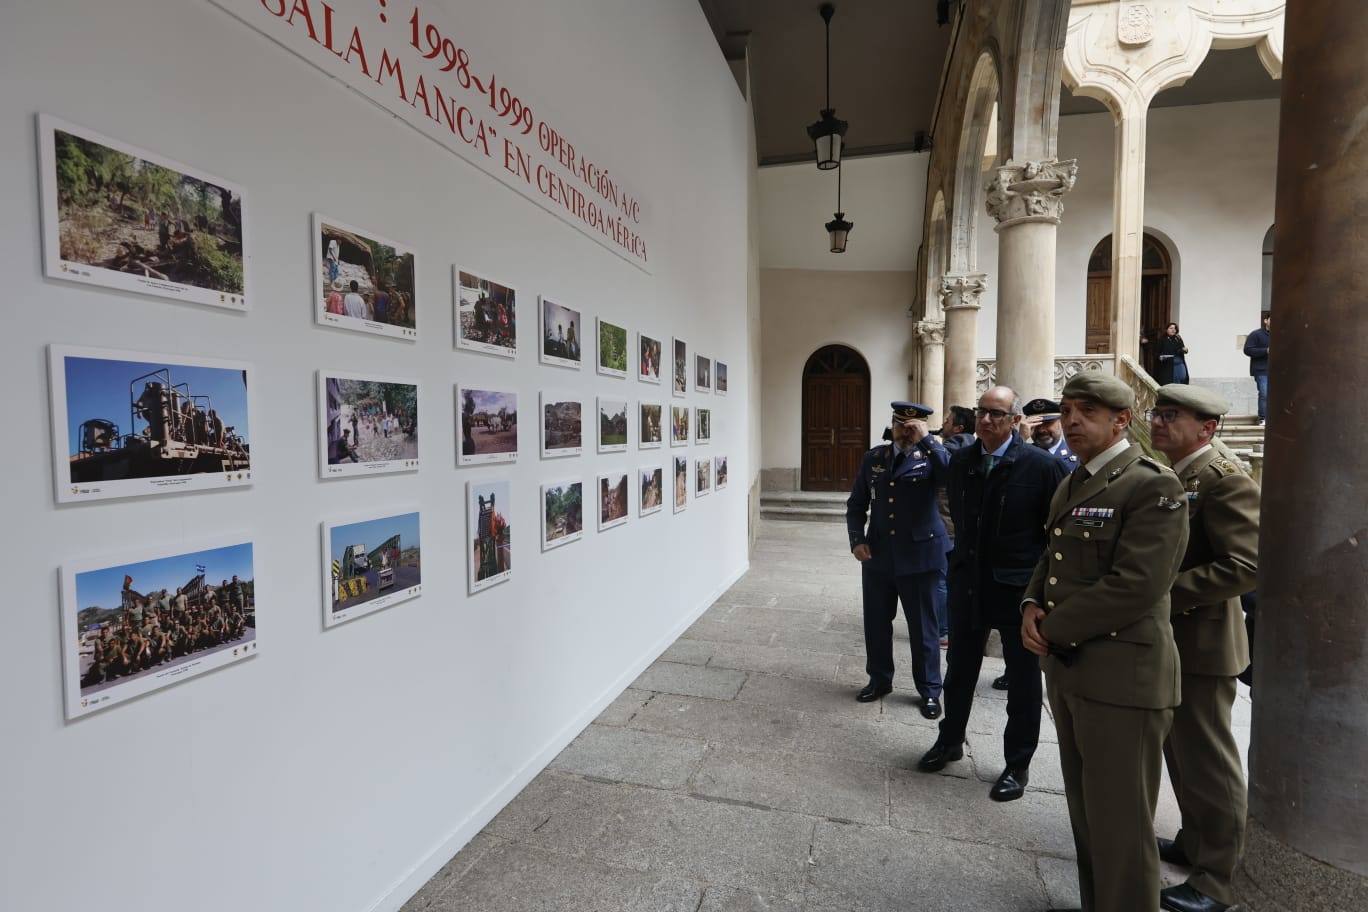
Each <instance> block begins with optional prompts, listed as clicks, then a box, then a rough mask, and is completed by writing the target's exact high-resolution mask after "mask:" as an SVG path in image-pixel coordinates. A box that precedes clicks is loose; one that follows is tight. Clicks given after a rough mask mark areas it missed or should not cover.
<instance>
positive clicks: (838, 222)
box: [826, 169, 855, 253]
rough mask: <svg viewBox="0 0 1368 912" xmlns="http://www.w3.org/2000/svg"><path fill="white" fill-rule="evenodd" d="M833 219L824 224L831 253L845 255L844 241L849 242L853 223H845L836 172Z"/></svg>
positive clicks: (839, 174)
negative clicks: (828, 236)
mask: <svg viewBox="0 0 1368 912" xmlns="http://www.w3.org/2000/svg"><path fill="white" fill-rule="evenodd" d="M834 214H835V216H836V217H835V218H833V219H832V220H831V221H829V222H827V223H826V230H827V234H829V235H831V252H832V253H845V249H846V241H848V240H850V229H852V228H854V227H855V223H854V222H847V221H846V217H845V213H844V212H842V211H841V172H840V170H839V169H838V170H837V171H836V212H835V213H834Z"/></svg>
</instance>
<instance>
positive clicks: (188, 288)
mask: <svg viewBox="0 0 1368 912" xmlns="http://www.w3.org/2000/svg"><path fill="white" fill-rule="evenodd" d="M40 129H41V131H42V142H43V147H44V175H43V178H44V186H45V193H44V206H45V212H44V219H45V229H46V232H45V242H46V243H47V245H48V249H47V272H48V275H50V276H52V277H54V278H64V279H75V280H78V281H85V282H91V283H94V284H99V285H106V286H110V287H115V288H123V289H128V290H135V291H142V292H146V293H148V294H155V295H160V296H162V297H169V298H174V299H177V300H190V301H197V302H199V303H201V304H212V305H215V306H222V307H231V308H236V309H242V308H244V307H245V306H246V304H247V300H246V297H245V296H244V295H245V288H246V286H245V280H244V274H243V273H244V267H243V245H242V224H243V221H242V191H241V190H240V189H239V188H238V187H236V186H234V185H232V184H230V183H228V182H226V181H222V180H220V179H219V178H213V177H209V176H208V175H200V174H197V173H195V172H193V171H191V170H190V169H188V168H186V167H185V166H183V165H178V164H176V163H174V162H171V161H169V160H167V159H163V158H160V157H158V156H154V155H152V154H151V153H147V152H143V151H140V150H137V149H134V148H133V147H131V146H124V145H123V144H122V143H117V142H115V141H113V140H107V139H104V138H103V137H100V136H98V135H97V134H94V133H90V132H88V131H85V130H82V129H80V128H79V127H74V126H71V125H69V124H63V123H61V122H60V121H57V120H55V119H53V118H47V117H44V118H43V119H42V121H41V123H40ZM52 208H55V211H50V210H51V209H52ZM53 243H55V244H56V247H57V249H56V250H53V249H51V245H52V244H53Z"/></svg>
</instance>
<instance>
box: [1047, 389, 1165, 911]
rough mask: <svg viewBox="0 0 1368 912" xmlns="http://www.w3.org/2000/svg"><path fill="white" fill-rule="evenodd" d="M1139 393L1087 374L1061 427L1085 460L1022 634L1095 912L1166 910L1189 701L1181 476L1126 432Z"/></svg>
mask: <svg viewBox="0 0 1368 912" xmlns="http://www.w3.org/2000/svg"><path fill="white" fill-rule="evenodd" d="M1134 405H1135V395H1134V394H1133V393H1132V392H1131V390H1130V387H1128V386H1126V384H1124V383H1123V382H1121V381H1120V380H1118V379H1116V378H1115V377H1111V376H1107V375H1105V374H1101V373H1097V372H1086V373H1082V374H1078V375H1077V376H1075V377H1073V378H1072V379H1071V380H1070V381H1069V382H1068V384H1066V385H1065V387H1064V395H1063V401H1062V403H1061V408H1060V412H1061V423H1062V425H1063V428H1064V437H1065V439H1066V440H1068V442H1069V449H1071V450H1073V452H1074V453H1075V455H1077V456H1078V462H1079V468H1078V470H1077V471H1076V472H1074V474H1073V475H1071V476H1070V477H1069V478H1067V479H1065V481H1064V482H1063V483H1062V484H1060V486H1059V490H1057V491H1056V492H1055V495H1054V498H1053V500H1052V501H1051V503H1050V509H1049V513H1048V517H1049V518H1048V521H1047V522H1046V525H1045V528H1046V539H1047V542H1048V544H1047V545H1046V547H1045V552H1044V553H1043V554H1042V555H1041V557H1040V562H1039V563H1038V564H1037V565H1036V570H1035V575H1034V576H1033V577H1032V578H1031V582H1030V584H1029V585H1028V586H1027V587H1026V593H1025V598H1024V599H1023V601H1022V606H1021V608H1022V622H1021V638H1022V642H1023V643H1025V645H1026V648H1027V649H1030V650H1031V651H1032V652H1034V653H1036V654H1037V655H1039V656H1042V657H1045V661H1044V662H1043V663H1042V665H1043V666H1044V670H1045V686H1046V692H1047V694H1048V696H1049V700H1050V708H1051V710H1052V711H1053V712H1054V717H1055V727H1056V729H1057V731H1058V735H1059V758H1060V765H1061V767H1062V770H1063V773H1064V790H1065V794H1066V796H1067V798H1068V803H1069V821H1070V823H1071V824H1072V825H1073V834H1074V846H1075V848H1076V849H1077V852H1078V887H1079V894H1080V896H1081V897H1082V901H1083V910H1084V912H1155V909H1156V908H1157V907H1158V906H1159V852H1158V846H1157V845H1156V842H1155V838H1154V809H1155V804H1156V803H1157V801H1158V797H1159V782H1160V773H1161V768H1160V767H1161V763H1162V760H1161V756H1162V754H1161V751H1162V746H1163V743H1164V738H1165V737H1166V736H1167V735H1168V731H1169V726H1170V724H1171V723H1172V721H1173V708H1174V707H1175V706H1177V705H1178V701H1179V696H1180V694H1179V689H1178V688H1179V674H1178V648H1177V646H1175V645H1174V642H1173V628H1172V627H1171V626H1170V624H1169V590H1170V588H1172V586H1173V581H1174V578H1175V577H1176V576H1177V575H1178V568H1179V564H1180V562H1181V561H1182V557H1183V552H1184V548H1185V547H1186V546H1187V538H1188V524H1187V511H1186V510H1184V509H1183V508H1184V506H1185V505H1186V503H1187V501H1186V499H1185V497H1184V495H1183V486H1182V485H1181V484H1180V483H1179V482H1178V476H1176V475H1174V474H1173V472H1171V471H1169V470H1168V469H1167V468H1165V467H1164V466H1162V465H1160V464H1159V463H1158V462H1156V461H1154V460H1153V459H1151V458H1149V457H1148V456H1145V455H1144V454H1143V452H1142V451H1141V450H1140V448H1139V447H1137V446H1132V445H1131V444H1130V443H1129V442H1128V441H1127V439H1126V431H1127V428H1128V427H1129V425H1130V422H1131V420H1132V409H1133V408H1134Z"/></svg>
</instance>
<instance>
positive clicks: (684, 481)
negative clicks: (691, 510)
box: [674, 456, 689, 513]
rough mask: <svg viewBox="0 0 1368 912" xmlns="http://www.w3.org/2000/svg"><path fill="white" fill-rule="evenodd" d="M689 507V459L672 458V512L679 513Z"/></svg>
mask: <svg viewBox="0 0 1368 912" xmlns="http://www.w3.org/2000/svg"><path fill="white" fill-rule="evenodd" d="M688 505H689V457H687V456H676V457H675V458H674V511H675V512H676V513H678V512H680V511H681V510H683V509H684V508H686V507H687V506H688Z"/></svg>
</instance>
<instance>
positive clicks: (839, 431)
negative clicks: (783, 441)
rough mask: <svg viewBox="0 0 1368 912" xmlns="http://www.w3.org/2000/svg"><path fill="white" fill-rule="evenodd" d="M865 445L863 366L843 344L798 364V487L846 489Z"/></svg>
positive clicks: (866, 407)
mask: <svg viewBox="0 0 1368 912" xmlns="http://www.w3.org/2000/svg"><path fill="white" fill-rule="evenodd" d="M868 450H869V365H868V364H867V363H866V362H865V359H864V358H863V357H862V356H861V355H860V353H859V352H857V351H855V350H854V349H853V348H849V347H847V346H845V345H827V346H825V347H823V348H819V349H817V351H815V352H813V353H812V356H811V357H810V358H808V359H807V364H805V365H803V464H802V479H801V487H802V489H803V490H804V491H848V490H850V486H851V484H853V483H854V481H855V476H856V474H858V473H859V471H860V459H861V457H863V456H864V454H865V453H866V452H867V451H868Z"/></svg>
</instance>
